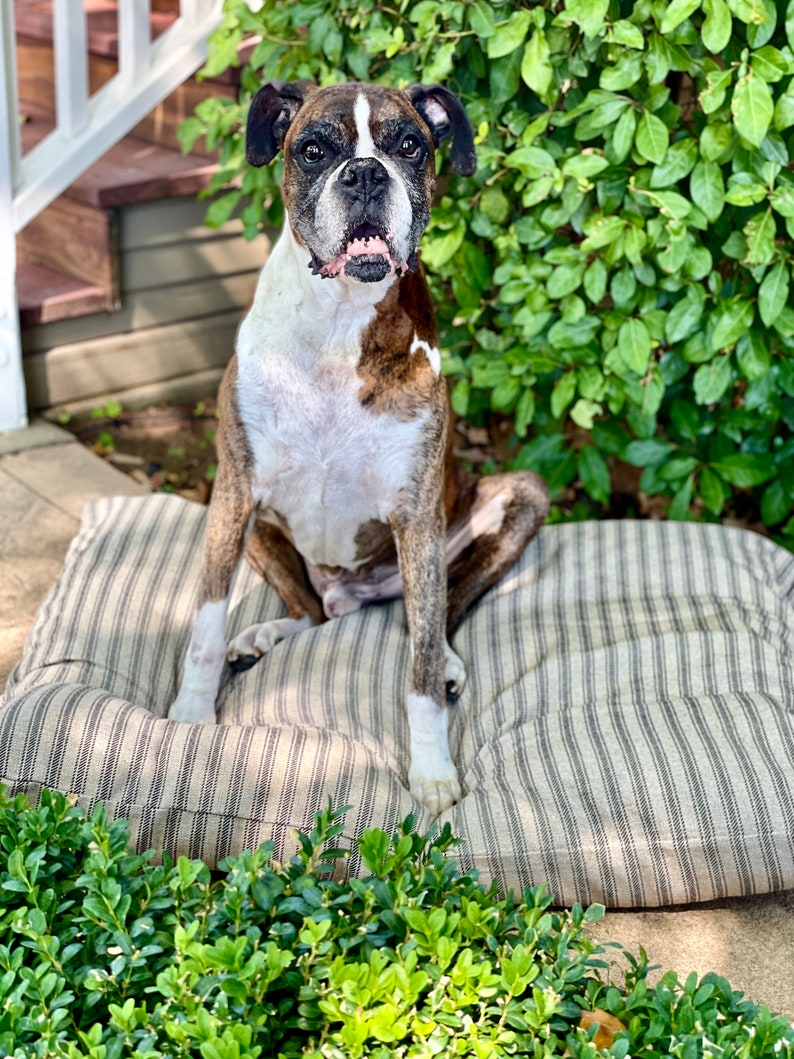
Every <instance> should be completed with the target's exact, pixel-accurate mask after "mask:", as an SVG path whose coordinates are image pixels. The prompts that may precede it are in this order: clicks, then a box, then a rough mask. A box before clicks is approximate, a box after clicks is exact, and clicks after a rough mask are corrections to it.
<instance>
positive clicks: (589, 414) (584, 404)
mask: <svg viewBox="0 0 794 1059" xmlns="http://www.w3.org/2000/svg"><path fill="white" fill-rule="evenodd" d="M603 410H604V409H603V408H602V407H601V405H600V404H599V403H598V401H591V400H588V399H587V398H585V397H580V398H579V400H578V401H577V402H576V404H575V405H574V406H573V408H572V409H571V419H572V420H573V421H574V423H576V425H577V426H578V427H581V428H582V430H592V428H593V422H594V420H595V417H596V416H598V415H601V413H602V412H603Z"/></svg>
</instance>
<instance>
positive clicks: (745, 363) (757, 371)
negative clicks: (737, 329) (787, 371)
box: [736, 330, 770, 382]
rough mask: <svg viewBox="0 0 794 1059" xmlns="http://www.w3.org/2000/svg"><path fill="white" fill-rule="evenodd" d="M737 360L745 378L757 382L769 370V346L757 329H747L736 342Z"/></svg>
mask: <svg viewBox="0 0 794 1059" xmlns="http://www.w3.org/2000/svg"><path fill="white" fill-rule="evenodd" d="M736 360H737V361H738V363H739V370H740V371H741V373H742V374H743V375H744V376H745V378H747V379H749V380H750V382H756V381H757V380H758V379H763V378H764V376H765V375H766V373H767V372H768V371H769V365H770V357H769V347H768V346H767V344H766V342H765V341H764V339H763V337H762V336H761V335H760V334H758V333H757V332H756V331H753V330H750V331H745V333H744V334H743V335H742V337H741V338H740V339H739V341H738V342H737V343H736Z"/></svg>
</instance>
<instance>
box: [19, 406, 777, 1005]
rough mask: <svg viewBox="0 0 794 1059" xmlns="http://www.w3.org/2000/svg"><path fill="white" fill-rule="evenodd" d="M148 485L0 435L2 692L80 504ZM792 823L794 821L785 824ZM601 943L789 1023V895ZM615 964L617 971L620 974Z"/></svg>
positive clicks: (58, 450)
mask: <svg viewBox="0 0 794 1059" xmlns="http://www.w3.org/2000/svg"><path fill="white" fill-rule="evenodd" d="M142 492H145V489H144V488H143V487H142V486H140V485H137V484H136V483H135V482H133V481H132V479H131V478H128V477H127V476H126V475H124V474H122V473H121V472H120V471H117V470H115V469H114V468H112V467H111V466H109V464H107V463H105V462H104V461H103V460H101V459H100V458H99V457H98V456H95V455H94V454H93V453H91V452H90V451H88V450H87V449H85V448H84V447H83V446H82V445H80V444H79V443H78V442H76V441H75V440H74V439H73V437H72V435H71V434H68V433H66V432H65V431H63V430H61V429H60V428H58V427H55V426H53V425H51V424H49V423H45V422H38V423H36V424H34V425H33V426H31V427H30V428H29V429H28V430H24V431H19V432H17V433H12V434H5V435H3V434H0V689H1V688H3V687H4V686H5V682H6V679H7V677H8V674H9V672H10V671H11V668H12V666H13V665H14V663H15V662H16V661H17V659H18V658H19V656H20V655H21V653H22V648H23V644H24V639H25V635H26V633H27V630H28V628H29V626H30V623H31V622H32V620H33V616H34V614H35V612H36V609H37V608H38V605H39V603H40V602H41V599H42V598H43V596H44V594H45V592H46V591H47V589H48V588H49V586H50V585H51V584H52V582H53V581H54V580H55V578H56V577H57V575H58V572H59V570H60V568H61V565H62V563H63V558H64V555H65V554H66V549H67V548H68V546H69V542H70V540H71V539H72V537H73V536H74V534H75V533H76V532H77V529H78V527H79V525H80V515H81V511H82V507H83V504H84V502H85V501H86V500H91V499H94V498H97V497H101V496H112V495H117V494H128V495H132V494H140V493H142ZM792 827H794V821H792ZM591 934H592V936H593V937H595V938H597V939H598V940H599V941H616V942H619V943H620V944H621V945H623V946H624V947H625V948H627V949H629V951H631V952H635V953H636V952H638V950H639V947H640V946H642V947H643V948H644V949H645V950H646V952H647V953H648V956H649V958H650V961H651V963H652V964H653V963H658V964H660V965H661V970H660V971H657V972H656V973H655V975H654V978H658V976H659V974H660V973H661V971H666V970H675V971H677V972H678V974H679V977H681V978H682V979H683V978H685V977H686V975H687V974H688V973H689V972H690V971H696V972H697V973H698V974H699V975H703V974H705V973H707V972H708V971H715V972H717V973H718V974H721V975H724V976H725V977H726V978H727V979H728V980H729V981H730V983H731V984H732V985H733V987H734V988H735V989H738V990H741V991H743V992H744V993H746V995H747V996H748V997H749V998H750V999H752V1000H754V1001H756V1002H758V1003H763V1004H767V1005H768V1006H769V1007H771V1008H772V1009H773V1010H774V1011H779V1012H782V1013H784V1014H786V1015H787V1016H789V1017H791V1018H793V1019H794V891H789V892H788V893H785V894H773V895H770V896H765V897H755V898H746V899H736V900H731V901H724V902H719V903H718V904H711V905H704V906H700V907H694V908H686V909H675V910H671V911H656V910H654V911H649V912H609V913H608V914H607V916H606V918H605V919H603V920H602V921H601V922H600V923H598V924H595V925H594V926H593V927H592V928H591ZM619 967H620V963H619V961H616V977H617V978H618V979H620V972H619Z"/></svg>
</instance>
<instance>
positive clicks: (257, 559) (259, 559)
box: [226, 519, 325, 670]
mask: <svg viewBox="0 0 794 1059" xmlns="http://www.w3.org/2000/svg"><path fill="white" fill-rule="evenodd" d="M245 554H246V558H247V559H248V561H249V562H250V564H251V566H253V568H254V569H255V570H256V571H257V573H259V574H261V575H262V577H264V578H265V580H266V581H267V582H268V584H269V585H270V586H271V587H272V588H274V589H275V590H276V592H278V594H279V596H280V597H281V599H282V600H283V602H284V603H285V604H286V607H287V617H286V618H275V619H274V620H273V621H266V622H261V623H259V624H257V625H250V626H249V627H248V628H247V629H244V630H243V632H241V633H240V634H239V636H235V638H234V639H233V640H231V641H230V643H229V645H228V649H227V652H226V657H227V658H228V660H229V664H230V665H231V667H232V669H235V670H241V669H249V668H250V667H251V666H252V665H254V663H255V662H256V661H257V660H258V659H259V658H261V656H262V655H263V654H265V653H266V652H267V651H269V650H270V649H271V647H275V645H276V644H277V643H278V642H279V641H280V640H284V639H286V637H288V636H293V635H294V634H295V633H298V632H302V631H303V630H304V629H310V628H311V627H312V626H313V625H319V624H320V622H322V621H324V620H325V617H324V615H323V608H322V604H321V603H320V600H319V599H318V597H317V595H316V593H315V592H314V590H313V588H312V586H311V584H310V583H309V579H308V576H307V573H306V567H305V566H304V563H303V559H301V557H300V555H299V554H298V552H297V551H296V550H295V548H294V547H293V546H292V544H291V543H290V542H289V540H287V538H286V537H285V535H284V534H283V533H282V531H281V530H280V529H279V528H278V527H277V526H272V525H270V524H269V523H267V522H263V521H262V520H261V519H258V520H257V521H256V522H255V523H254V527H253V530H252V532H251V536H250V537H249V540H248V547H247V549H246V553H245Z"/></svg>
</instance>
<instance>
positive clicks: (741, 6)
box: [728, 0, 766, 26]
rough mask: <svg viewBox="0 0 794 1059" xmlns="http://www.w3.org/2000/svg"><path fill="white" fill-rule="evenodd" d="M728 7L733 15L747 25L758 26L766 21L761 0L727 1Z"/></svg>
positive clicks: (764, 9) (764, 8)
mask: <svg viewBox="0 0 794 1059" xmlns="http://www.w3.org/2000/svg"><path fill="white" fill-rule="evenodd" d="M728 6H729V7H730V9H731V11H733V13H734V15H735V16H736V17H737V18H738V19H739V20H740V21H741V22H745V23H746V24H747V25H754V26H760V25H762V24H763V23H764V22H765V21H766V7H765V5H764V2H763V0H728Z"/></svg>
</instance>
